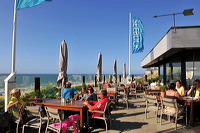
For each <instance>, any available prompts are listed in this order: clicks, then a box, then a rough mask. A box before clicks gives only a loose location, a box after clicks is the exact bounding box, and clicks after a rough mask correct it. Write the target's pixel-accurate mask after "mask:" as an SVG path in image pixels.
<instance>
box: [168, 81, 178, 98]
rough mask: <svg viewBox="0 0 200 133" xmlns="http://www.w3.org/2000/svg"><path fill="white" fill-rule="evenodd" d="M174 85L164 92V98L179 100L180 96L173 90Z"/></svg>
mask: <svg viewBox="0 0 200 133" xmlns="http://www.w3.org/2000/svg"><path fill="white" fill-rule="evenodd" d="M175 87H176V84H175V83H171V84H170V85H169V89H168V90H167V91H166V97H172V98H178V99H181V95H180V94H179V93H178V92H177V91H176V89H175Z"/></svg>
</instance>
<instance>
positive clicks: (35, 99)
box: [22, 98, 42, 101]
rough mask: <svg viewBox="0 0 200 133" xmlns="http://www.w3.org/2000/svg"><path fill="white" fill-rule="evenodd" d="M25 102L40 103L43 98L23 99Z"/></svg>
mask: <svg viewBox="0 0 200 133" xmlns="http://www.w3.org/2000/svg"><path fill="white" fill-rule="evenodd" d="M22 100H23V101H39V100H42V99H41V98H23V99H22Z"/></svg>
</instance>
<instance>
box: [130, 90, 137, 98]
mask: <svg viewBox="0 0 200 133" xmlns="http://www.w3.org/2000/svg"><path fill="white" fill-rule="evenodd" d="M130 93H133V94H135V99H136V98H137V89H136V87H134V88H133V87H131V88H130Z"/></svg>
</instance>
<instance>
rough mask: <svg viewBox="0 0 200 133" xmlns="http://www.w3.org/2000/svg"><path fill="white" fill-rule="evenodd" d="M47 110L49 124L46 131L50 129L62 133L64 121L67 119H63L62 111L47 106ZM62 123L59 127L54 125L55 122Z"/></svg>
mask: <svg viewBox="0 0 200 133" xmlns="http://www.w3.org/2000/svg"><path fill="white" fill-rule="evenodd" d="M45 110H46V113H47V118H48V119H47V126H46V130H45V133H47V131H48V129H50V130H52V131H54V132H57V133H60V132H61V130H62V122H63V121H65V120H64V119H63V120H62V119H61V117H62V112H61V111H59V110H58V109H54V108H50V107H46V106H45ZM58 123H59V124H60V126H59V128H57V127H54V124H58Z"/></svg>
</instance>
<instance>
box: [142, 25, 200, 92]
mask: <svg viewBox="0 0 200 133" xmlns="http://www.w3.org/2000/svg"><path fill="white" fill-rule="evenodd" d="M141 66H142V68H151V67H158V74H159V78H160V79H161V80H162V81H163V83H164V84H169V83H171V82H175V81H176V80H181V81H182V85H183V86H185V88H186V89H188V88H189V86H190V85H192V82H193V80H195V79H200V26H185V27H175V28H174V27H171V28H170V29H169V30H168V32H167V33H166V34H165V35H164V36H163V37H162V38H161V40H160V41H159V42H158V43H157V44H156V45H155V47H154V48H153V49H152V50H151V51H150V52H149V53H148V54H147V55H146V56H145V57H144V59H143V60H142V61H141Z"/></svg>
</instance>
